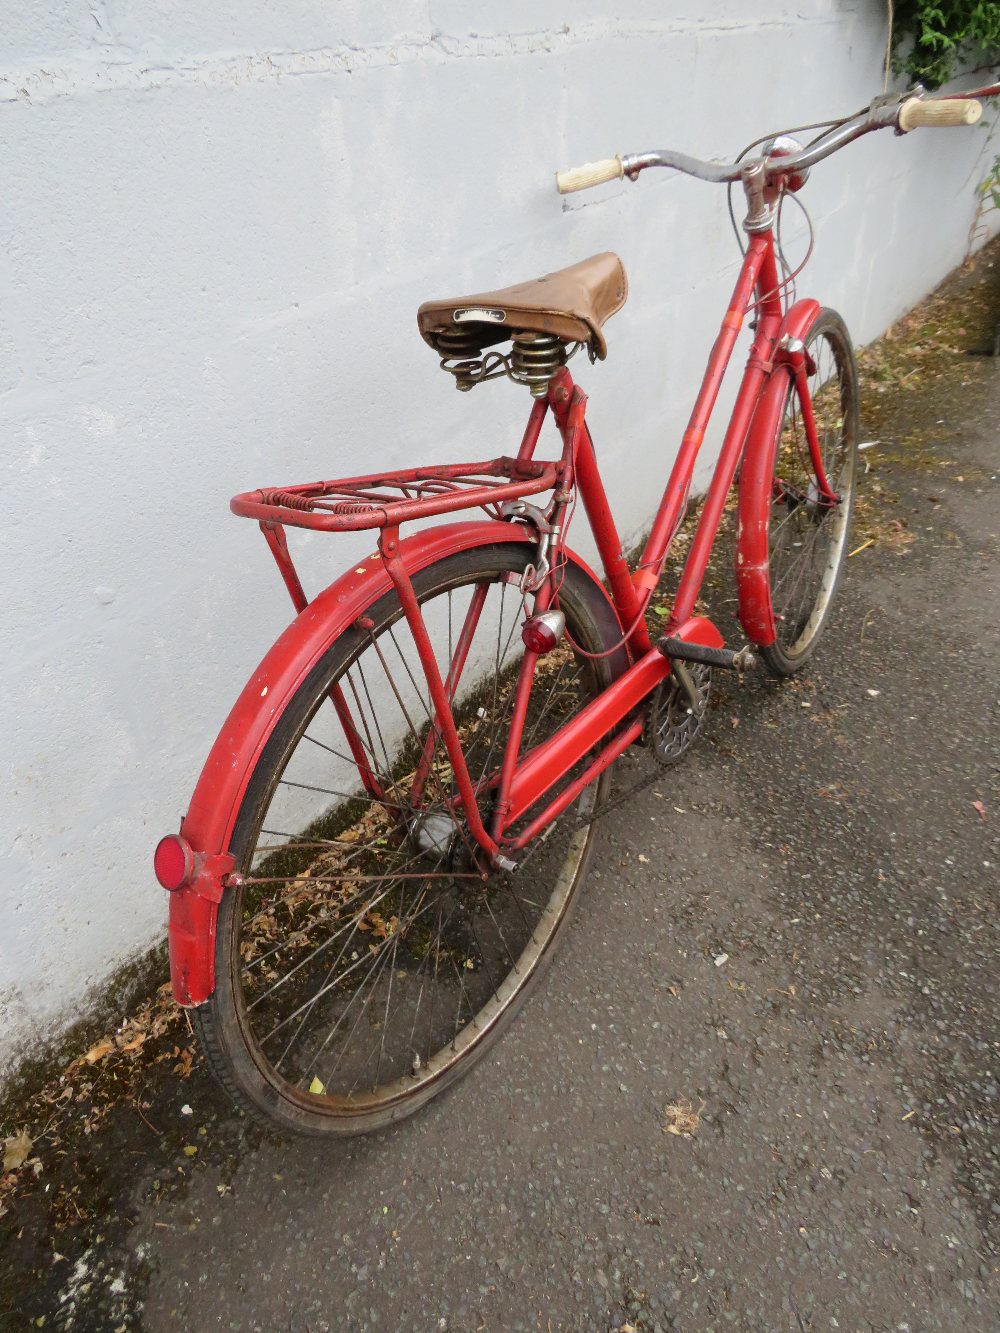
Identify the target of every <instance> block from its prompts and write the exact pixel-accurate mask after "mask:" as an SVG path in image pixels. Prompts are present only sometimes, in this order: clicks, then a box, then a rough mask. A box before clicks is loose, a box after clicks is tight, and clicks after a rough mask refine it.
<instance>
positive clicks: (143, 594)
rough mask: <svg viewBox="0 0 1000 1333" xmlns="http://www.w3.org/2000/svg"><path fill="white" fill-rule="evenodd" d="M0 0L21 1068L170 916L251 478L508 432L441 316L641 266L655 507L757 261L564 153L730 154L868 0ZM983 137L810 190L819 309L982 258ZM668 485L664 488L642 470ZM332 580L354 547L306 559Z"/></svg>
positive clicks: (593, 380)
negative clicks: (975, 249) (976, 247)
mask: <svg viewBox="0 0 1000 1333" xmlns="http://www.w3.org/2000/svg"><path fill="white" fill-rule="evenodd" d="M610 8H612V7H610V6H608V5H606V4H603V3H597V0H573V3H572V4H570V3H566V2H565V0H562V2H560V0H531V2H530V3H529V2H528V0H508V3H504V4H490V5H481V4H473V3H468V2H467V0H466V2H464V3H463V2H461V0H393V2H392V3H385V4H379V5H375V4H371V3H364V0H343V2H341V3H337V2H335V0H325V2H324V0H292V2H291V3H287V4H277V3H274V0H243V3H241V4H239V5H236V4H230V5H224V4H222V3H219V4H215V5H197V4H194V3H193V2H192V0H175V3H167V2H166V0H48V3H40V2H39V0H7V2H6V4H5V6H4V10H5V13H4V22H3V25H2V37H0V42H2V46H0V192H2V196H0V293H2V299H0V423H2V439H3V447H2V454H0V457H2V464H0V466H2V472H0V478H2V480H0V485H2V495H3V499H4V510H5V514H4V521H3V522H2V524H0V543H2V547H0V549H2V553H3V623H4V628H5V631H6V632H5V642H6V645H7V648H6V652H5V654H4V661H3V665H2V691H0V696H2V708H3V718H2V731H0V735H2V738H3V751H2V755H3V785H4V788H5V791H4V800H3V802H2V828H0V921H2V922H3V927H4V928H3V930H2V931H0V1024H2V1027H0V1067H2V1066H4V1065H9V1064H10V1063H11V1061H12V1060H13V1059H14V1058H15V1056H16V1054H17V1053H18V1052H19V1051H20V1050H21V1049H23V1048H25V1047H26V1046H27V1045H29V1044H30V1043H32V1042H33V1041H35V1040H37V1039H38V1037H39V1036H41V1035H44V1034H46V1033H50V1032H54V1031H56V1030H57V1029H58V1028H59V1026H60V1025H61V1024H63V1023H64V1022H65V1021H66V1020H67V1019H68V1018H69V1017H71V1016H75V1015H76V1014H77V1013H78V1012H79V1007H80V1005H81V1004H82V1003H84V997H85V996H86V994H87V992H88V988H91V987H94V986H95V985H98V984H99V983H100V982H101V981H102V979H103V978H105V977H106V976H107V975H108V974H109V973H110V972H111V970H112V969H113V968H114V967H115V966H116V965H117V964H119V963H120V962H122V961H124V960H126V959H128V958H129V957H131V956H132V955H134V954H135V953H136V951H137V950H138V949H139V948H140V947H142V946H145V945H147V944H149V943H150V942H151V941H153V940H155V939H156V938H157V937H158V936H159V935H160V934H161V932H162V929H163V923H164V916H165V901H164V895H163V894H162V892H161V891H160V890H159V889H158V888H157V887H156V886H155V884H154V882H153V880H152V876H151V873H150V870H149V858H150V851H151V848H152V846H153V844H154V842H155V839H156V838H157V837H158V836H159V835H160V834H161V833H162V832H164V831H166V830H169V829H172V828H174V827H176V824H177V821H178V819H179V816H180V814H181V812H182V810H183V809H184V807H185V805H186V802H187V800H188V797H189V794H190V791H191V788H192V786H193V783H194V780H195V777H196V775H197V772H198V768H199V766H200V764H201V761H202V760H203V758H204V756H205V754H206V753H207V750H208V747H209V745H210V742H211V740H212V737H213V736H214V733H215V731H216V730H217V728H218V726H219V724H220V723H221V721H222V719H223V717H224V716H225V713H226V711H227V710H228V707H229V705H230V703H231V701H232V700H233V699H234V698H235V696H236V694H237V693H238V691H239V689H240V687H241V685H242V683H243V681H244V679H245V678H246V677H247V675H248V674H249V673H250V671H251V669H252V668H253V666H254V665H255V663H256V662H257V660H258V659H259V657H260V656H261V655H262V654H263V652H264V651H265V649H266V647H267V646H268V645H269V643H270V642H271V641H272V639H273V638H274V637H275V636H276V635H277V633H278V632H279V630H280V629H281V628H282V627H283V625H284V624H285V623H286V621H287V619H288V618H289V608H288V605H287V603H286V601H285V593H284V590H283V588H282V587H281V585H280V583H279V582H278V580H277V578H276V576H275V573H274V571H273V568H272V567H271V565H270V557H269V556H268V554H267V551H266V549H265V546H264V543H263V542H262V541H261V539H260V536H259V534H258V533H257V531H256V529H255V527H254V526H253V525H251V524H249V523H246V522H241V521H238V520H236V519H235V518H232V517H231V516H230V515H229V513H228V510H227V501H228V498H229V496H230V495H231V494H232V493H233V492H235V491H237V490H243V489H247V488H249V487H252V486H255V485H260V484H272V483H281V482H289V481H298V480H306V479H309V478H313V477H317V476H330V475H336V474H338V473H349V472H351V471H354V470H356V469H361V468H362V467H363V466H364V467H367V466H368V465H378V464H379V463H382V464H384V465H385V466H386V467H390V466H392V465H394V464H399V463H404V462H410V461H413V460H416V459H420V460H424V459H441V460H443V459H448V458H455V457H466V456H469V455H470V454H472V455H474V454H476V453H480V452H481V454H482V455H483V456H490V455H492V454H495V453H498V452H501V451H502V450H504V449H509V448H510V446H511V444H512V442H515V441H516V439H517V438H518V435H519V431H520V427H521V421H522V417H523V415H524V412H525V410H526V407H527V397H526V394H525V393H524V391H522V390H517V389H515V388H514V386H511V385H509V384H506V383H503V384H496V385H489V386H486V387H484V388H481V389H478V390H477V391H476V392H475V393H474V394H472V395H470V396H464V395H463V396H460V395H458V394H456V393H455V391H454V389H453V388H452V387H451V384H450V381H449V380H448V379H447V378H446V377H445V376H444V375H442V374H441V373H440V372H439V371H438V370H437V368H436V362H435V358H434V356H433V354H432V353H431V352H430V350H429V349H428V348H427V347H426V346H424V345H423V343H422V342H421V341H420V340H419V338H418V336H417V333H416V329H415V322H414V312H415V310H416V307H417V305H418V303H419V302H420V300H422V299H424V298H426V297H430V296H437V295H450V294H457V293H460V292H461V291H463V290H468V291H475V290H481V289H483V288H487V287H491V286H493V285H495V284H499V283H503V282H508V281H515V280H518V279H521V278H524V277H528V276H533V275H535V274H538V273H543V272H546V271H548V270H550V269H552V268H555V267H558V266H560V265H563V264H567V263H570V262H573V261H575V260H577V259H579V258H582V257H584V256H586V255H588V254H590V253H593V252H595V251H598V250H603V249H607V248H614V249H617V250H618V251H619V252H620V253H621V254H622V256H623V258H624V260H625V264H626V267H627V269H628V271H629V274H630V277H631V282H632V295H631V298H630V301H629V305H628V306H627V308H626V309H625V310H624V311H623V312H622V314H620V315H619V316H617V317H616V318H615V320H614V321H613V323H612V324H611V326H610V327H609V330H608V333H609V341H610V348H611V351H610V359H609V360H608V362H606V363H605V364H603V365H600V366H597V367H594V368H592V369H589V370H586V371H585V373H584V374H583V376H582V378H583V380H584V382H585V384H586V386H587V388H588V389H589V390H590V391H591V392H592V394H593V399H592V408H591V420H592V423H593V428H594V433H595V437H596V439H597V441H598V447H599V452H600V456H601V459H602V462H603V463H604V464H605V465H606V469H607V472H606V475H607V477H608V479H609V482H610V488H611V491H612V493H613V498H614V500H615V502H616V505H617V506H618V508H619V510H620V512H621V515H622V518H623V527H624V529H625V530H626V532H627V533H629V534H634V533H635V532H637V531H638V530H639V529H640V528H641V527H642V526H643V524H644V523H645V522H646V520H647V519H648V518H649V516H650V511H651V509H652V507H653V503H654V496H655V494H656V493H657V491H658V488H659V484H660V480H659V479H660V477H661V476H662V475H664V470H665V467H666V465H667V462H668V461H669V459H670V456H671V454H672V451H673V448H674V445H675V442H676V441H677V439H678V438H679V434H680V431H681V429H682V427H683V418H684V413H685V408H686V406H687V404H688V402H689V400H690V397H691V394H692V392H693V389H694V387H695V385H696V383H697V378H698V375H699V373H700V366H701V361H702V358H703V357H704V355H705V353H706V352H707V348H708V345H709V342H710V339H711V337H712V336H713V335H714V332H715V328H716V325H717V321H718V319H719V317H720V315H721V311H722V306H723V303H724V299H725V296H726V295H727V294H728V288H729V286H730V284H731V282H732V278H733V275H734V272H735V268H736V264H737V261H738V255H737V251H736V247H735V245H734V242H733V239H732V236H731V234H730V231H729V227H728V222H727V221H726V217H725V211H724V199H723V196H722V192H721V191H719V190H718V189H715V190H713V189H712V188H710V187H707V186H703V185H700V184H698V183H695V182H691V181H688V180H684V179H680V178H674V179H672V178H670V177H669V176H667V174H666V173H663V174H662V175H660V176H659V177H658V178H657V177H655V176H653V175H652V173H651V174H650V175H648V176H646V177H645V178H644V179H643V181H642V182H641V186H640V187H638V188H633V187H631V186H628V185H618V186H612V187H608V188H606V189H605V190H603V191H602V192H600V193H597V192H595V193H594V194H591V195H589V196H583V197H577V198H574V199H572V200H570V201H568V202H563V201H561V200H560V199H559V198H558V196H557V195H556V194H555V192H554V190H553V188H552V172H553V170H554V169H555V168H556V167H559V166H565V165H569V164H572V163H575V162H579V161H584V160H587V159H589V158H594V157H601V156H605V155H610V154H611V153H614V152H615V151H626V152H627V151H635V150H641V149H644V148H649V147H659V146H677V147H681V148H684V149H687V150H689V151H691V152H694V153H698V154H700V155H703V156H720V157H721V156H729V155H731V154H732V153H733V152H734V151H735V150H737V149H739V148H741V147H742V146H743V144H744V143H745V142H746V141H747V140H749V139H751V138H753V137H755V136H756V135H758V134H760V133H762V132H764V131H766V130H768V129H771V128H774V127H776V126H781V125H784V124H794V123H796V122H801V121H808V120H812V119H814V118H816V117H817V116H822V115H825V114H830V113H834V112H838V111H845V110H848V109H851V108H853V107H855V106H859V105H861V104H863V103H864V102H866V101H867V99H868V98H869V97H870V96H871V94H872V93H873V92H876V91H877V90H878V87H879V83H880V65H881V47H882V43H883V40H884V29H883V21H882V7H881V6H880V4H879V3H877V2H876V0H760V3H758V4H757V5H754V6H753V7H752V10H753V13H754V17H753V19H752V20H750V19H748V17H747V15H748V12H749V10H750V8H751V7H749V6H747V5H746V4H745V3H743V2H742V0H713V3H712V4H698V3H696V2H695V0H620V3H619V4H618V5H617V6H615V7H613V8H614V9H615V10H616V12H617V14H618V17H617V18H614V19H612V18H610V17H609V16H608V11H609V9H610ZM984 145H985V135H982V134H979V133H976V132H971V131H970V132H964V133H962V134H959V133H954V134H950V135H947V134H944V133H942V132H938V133H937V134H936V135H935V134H934V133H925V134H923V135H916V134H915V135H913V136H911V138H910V139H907V140H896V139H894V138H893V137H892V136H890V135H888V134H886V135H882V136H879V137H878V138H873V139H870V140H868V141H866V142H865V143H862V144H859V145H857V146H856V147H855V148H854V149H853V150H851V151H849V152H846V153H844V154H843V155H842V156H840V157H838V158H837V159H835V160H834V161H833V162H831V163H830V164H828V165H827V166H826V167H824V168H821V169H819V170H817V171H816V172H815V173H814V180H813V182H812V183H811V185H810V187H809V189H808V192H807V198H808V202H809V204H810V206H811V208H812V210H813V212H814V215H815V217H816V220H817V223H818V227H819V233H820V240H819V247H818V250H817V254H816V258H815V261H814V263H813V265H812V270H811V273H810V275H809V284H808V285H809V288H810V290H813V291H815V293H816V294H818V295H820V296H822V297H823V298H824V299H825V300H826V301H827V302H828V303H830V304H834V305H836V306H838V307H839V308H840V309H841V310H842V311H843V313H844V314H845V316H846V317H847V320H848V322H849V324H850V325H851V326H852V328H853V329H854V330H855V333H856V336H857V337H858V339H859V340H860V341H864V340H866V339H869V338H871V337H873V336H875V335H876V334H877V333H879V332H880V331H881V330H882V329H883V328H884V327H885V326H886V325H887V324H888V323H889V322H890V321H892V320H893V319H894V318H895V317H896V316H897V315H898V314H899V313H900V312H901V311H902V310H904V309H905V308H906V307H907V306H908V305H910V304H912V303H913V302H914V301H915V300H916V299H917V298H918V297H920V296H921V295H922V294H923V293H924V292H925V291H927V290H928V289H929V288H930V287H932V286H933V285H934V284H935V283H936V282H937V281H938V280H939V279H940V278H941V277H942V276H943V275H944V274H945V273H946V272H947V270H948V269H949V268H951V267H952V266H953V265H954V264H955V263H957V262H958V261H959V260H960V259H961V257H962V254H963V251H964V248H965V244H966V237H967V231H968V227H969V222H970V218H971V216H972V211H973V187H974V185H975V182H976V181H977V179H978V176H979V175H980V174H982V173H981V168H980V166H979V165H977V163H978V161H979V156H980V154H981V152H982V150H983V148H984ZM649 478H653V479H654V480H649ZM297 545H298V546H299V548H300V549H301V548H302V547H303V546H304V547H305V549H304V550H302V556H303V561H304V567H305V571H306V580H307V585H308V587H309V588H311V589H314V590H315V589H316V588H318V587H319V586H320V585H321V584H323V583H325V582H327V581H329V579H330V578H331V577H333V575H334V574H335V573H337V572H338V571H339V570H340V569H341V568H342V567H344V566H345V565H346V563H347V562H348V560H349V559H351V558H352V556H353V555H354V554H356V553H358V550H359V548H360V546H362V545H363V546H364V547H367V545H368V543H367V541H364V540H363V541H361V542H360V543H359V544H358V545H354V544H352V540H351V539H347V538H316V539H314V540H313V541H311V542H306V543H303V542H301V541H300V542H298V543H297Z"/></svg>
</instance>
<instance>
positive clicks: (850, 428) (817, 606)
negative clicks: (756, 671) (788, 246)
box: [760, 310, 859, 676]
mask: <svg viewBox="0 0 1000 1333" xmlns="http://www.w3.org/2000/svg"><path fill="white" fill-rule="evenodd" d="M803 341H804V343H805V348H806V352H807V354H808V357H809V358H810V359H811V362H812V364H813V366H814V367H815V371H814V373H812V374H810V375H809V377H808V381H807V384H808V390H807V391H808V393H809V398H810V401H811V404H812V410H813V414H814V416H815V420H816V434H817V439H818V443H819V450H820V456H821V458H822V461H823V469H824V472H825V473H826V478H827V480H828V482H829V485H830V488H831V489H832V490H833V491H834V492H835V494H836V496H837V499H836V501H834V502H831V501H830V500H829V499H828V498H827V497H826V496H824V495H823V493H822V488H821V487H820V485H819V484H818V482H817V479H816V468H815V467H814V464H813V459H812V455H811V453H810V449H809V442H808V439H807V436H806V428H805V423H804V420H803V404H802V401H801V398H800V389H799V386H798V384H797V383H796V382H794V381H793V380H792V379H791V377H789V379H788V383H787V389H786V390H785V394H784V398H783V401H782V402H781V404H780V407H779V410H778V412H777V413H776V414H775V424H774V426H773V428H772V429H773V440H772V444H771V448H772V451H773V458H774V463H773V467H772V470H771V492H770V506H769V512H768V522H767V527H768V531H767V570H768V585H769V594H770V609H771V615H772V617H773V625H774V641H773V643H770V644H766V645H763V646H761V647H760V654H761V656H762V658H763V659H764V661H765V662H766V663H767V665H768V666H769V667H770V669H771V670H772V671H773V672H774V673H775V674H777V675H780V676H790V675H792V674H793V673H794V672H796V671H798V670H799V669H800V667H802V666H803V665H804V664H805V662H806V661H807V660H808V658H809V657H810V656H811V654H812V652H813V650H814V648H815V647H816V644H817V642H818V640H819V636H820V634H821V632H822V630H823V626H824V625H825V623H826V619H827V615H828V614H829V611H830V607H831V604H832V602H833V596H834V593H835V592H836V589H837V584H838V582H839V580H840V575H841V571H842V569H843V565H844V558H845V555H846V552H847V539H848V533H849V531H850V524H851V514H852V512H853V508H854V493H855V488H856V482H857V447H858V430H859V427H858V398H859V394H858V372H857V365H856V363H855V359H854V349H853V348H852V346H851V339H850V335H849V334H848V332H847V328H846V326H845V324H844V321H843V320H842V319H841V317H840V316H839V315H838V314H837V313H836V312H835V311H833V310H821V311H820V312H819V314H818V315H817V316H816V319H815V320H814V321H813V323H812V325H811V326H810V328H809V330H808V332H807V333H806V335H805V337H804V339H803Z"/></svg>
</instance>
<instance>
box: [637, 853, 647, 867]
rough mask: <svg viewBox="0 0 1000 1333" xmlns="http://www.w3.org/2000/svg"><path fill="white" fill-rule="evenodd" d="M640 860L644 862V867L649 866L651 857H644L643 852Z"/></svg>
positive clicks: (640, 854)
mask: <svg viewBox="0 0 1000 1333" xmlns="http://www.w3.org/2000/svg"><path fill="white" fill-rule="evenodd" d="M639 860H640V861H641V862H642V864H643V865H644V866H648V865H649V857H648V856H643V854H642V852H640V853H639Z"/></svg>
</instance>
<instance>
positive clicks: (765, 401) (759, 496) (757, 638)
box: [736, 299, 821, 645]
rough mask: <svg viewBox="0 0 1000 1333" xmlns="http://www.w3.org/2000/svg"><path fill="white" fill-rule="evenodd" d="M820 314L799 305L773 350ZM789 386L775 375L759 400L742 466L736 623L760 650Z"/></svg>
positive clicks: (770, 637) (766, 629)
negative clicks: (776, 466) (776, 472)
mask: <svg viewBox="0 0 1000 1333" xmlns="http://www.w3.org/2000/svg"><path fill="white" fill-rule="evenodd" d="M820 309H821V307H820V304H819V302H818V301H814V300H812V299H809V300H805V301H797V302H796V303H795V305H793V306H792V308H791V310H789V311H788V313H787V314H786V315H785V318H784V319H783V320H782V322H781V327H780V328H779V329H778V334H777V339H776V345H777V344H778V343H780V342H781V339H782V338H784V337H785V336H786V335H787V336H788V337H789V338H802V339H804V338H805V336H806V334H807V333H808V332H809V329H810V328H811V327H812V324H813V322H814V321H815V319H816V316H817V315H818V314H819V312H820ZM787 387H788V374H787V371H785V370H781V369H776V370H774V371H773V372H772V374H771V376H770V378H769V379H768V381H767V383H766V384H765V386H764V389H763V391H762V393H761V395H760V398H759V399H758V401H757V406H756V408H755V410H754V415H753V420H752V421H751V423H750V429H749V431H748V432H747V445H746V450H745V452H744V455H743V462H742V464H741V466H740V494H739V527H738V533H739V535H738V538H737V542H736V588H737V592H738V594H739V607H740V621H741V623H742V625H743V628H744V629H745V630H746V632H747V637H748V638H749V639H750V641H751V642H752V643H756V644H763V645H766V644H771V643H774V639H775V632H774V612H773V610H772V607H771V584H770V579H769V572H768V540H767V529H768V521H769V519H770V514H771V478H772V476H773V474H774V451H775V446H776V443H777V432H778V425H779V421H780V415H781V413H782V411H783V410H784V403H785V391H786V389H787Z"/></svg>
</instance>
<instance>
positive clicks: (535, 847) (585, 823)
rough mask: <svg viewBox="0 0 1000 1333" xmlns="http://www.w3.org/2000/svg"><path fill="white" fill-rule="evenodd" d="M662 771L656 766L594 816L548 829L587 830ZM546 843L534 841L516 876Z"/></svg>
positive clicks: (519, 865)
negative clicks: (646, 775) (647, 775)
mask: <svg viewBox="0 0 1000 1333" xmlns="http://www.w3.org/2000/svg"><path fill="white" fill-rule="evenodd" d="M612 767H614V765H612ZM664 771H665V770H664V767H663V766H659V765H658V766H657V767H656V768H654V769H653V771H652V773H650V775H649V777H647V778H643V779H642V781H641V782H637V783H635V784H634V786H631V787H628V788H627V789H626V790H625V791H623V792H622V793H621V794H620V795H618V796H613V797H611V799H610V800H608V801H606V802H605V803H604V805H602V806H601V808H600V810H598V811H597V813H596V814H593V815H578V816H577V818H576V819H575V820H574V822H573V823H572V824H552V825H550V828H551V829H552V830H553V832H554V831H555V829H556V828H557V827H558V828H559V829H560V831H561V832H563V833H570V834H572V833H576V832H578V831H579V830H580V829H582V828H589V827H590V825H591V824H596V823H597V822H598V820H600V819H603V818H604V817H605V815H610V814H612V813H613V812H614V811H615V810H620V809H621V807H622V806H623V805H624V804H625V802H626V801H629V800H631V799H632V797H633V796H638V795H639V793H640V792H644V791H647V790H648V789H649V788H650V787H651V786H652V785H653V783H654V782H656V781H657V780H658V779H659V778H661V777H662V776H663V774H664ZM547 841H548V839H547V838H546V837H545V836H544V835H543V836H541V837H539V838H536V839H535V841H534V843H533V844H532V846H531V847H530V848H529V850H528V853H527V855H526V856H525V857H524V858H523V860H521V861H519V862H518V863H517V873H518V874H520V873H521V871H522V870H523V869H524V867H525V866H526V865H527V864H528V863H529V862H530V860H531V858H532V857H533V856H534V855H535V853H536V852H538V851H540V850H541V849H542V847H544V846H545V843H546V842H547Z"/></svg>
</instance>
